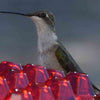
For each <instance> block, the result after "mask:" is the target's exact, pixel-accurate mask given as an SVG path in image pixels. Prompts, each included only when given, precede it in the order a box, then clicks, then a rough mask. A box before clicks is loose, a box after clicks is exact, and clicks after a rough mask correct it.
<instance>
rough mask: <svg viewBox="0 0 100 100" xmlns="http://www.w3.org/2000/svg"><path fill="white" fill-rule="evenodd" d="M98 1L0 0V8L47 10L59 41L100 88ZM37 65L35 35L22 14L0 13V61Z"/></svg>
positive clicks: (23, 10) (32, 27) (20, 10)
mask: <svg viewBox="0 0 100 100" xmlns="http://www.w3.org/2000/svg"><path fill="white" fill-rule="evenodd" d="M99 4H100V1H99V0H0V11H14V12H22V13H30V12H34V11H37V10H48V11H51V12H53V13H54V15H55V18H56V32H57V35H58V38H59V40H61V41H62V43H63V44H64V45H65V47H66V48H67V49H68V51H69V52H70V54H71V55H72V56H73V58H74V59H75V60H76V62H77V63H78V64H79V65H80V67H81V68H82V69H83V71H84V72H86V73H88V74H89V77H90V78H91V80H93V82H94V83H95V84H96V85H97V86H98V87H99V88H100V77H99V76H100V5H99ZM5 60H6V61H11V62H15V63H21V64H27V63H34V64H37V34H36V28H35V25H34V23H33V22H32V21H31V20H30V19H29V18H26V17H24V16H19V15H6V14H0V61H5Z"/></svg>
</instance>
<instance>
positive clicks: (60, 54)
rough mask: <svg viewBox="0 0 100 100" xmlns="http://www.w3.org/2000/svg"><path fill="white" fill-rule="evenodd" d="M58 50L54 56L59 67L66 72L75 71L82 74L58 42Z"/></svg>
mask: <svg viewBox="0 0 100 100" xmlns="http://www.w3.org/2000/svg"><path fill="white" fill-rule="evenodd" d="M58 44H59V45H58V48H57V49H56V52H55V55H56V57H57V59H58V62H59V63H60V65H61V66H62V67H63V68H64V70H65V71H66V72H69V71H77V72H83V71H82V70H81V69H80V67H79V66H78V65H77V63H76V62H75V60H74V59H73V58H72V56H71V55H70V53H69V52H68V51H67V50H66V49H65V47H64V46H63V45H62V44H61V43H60V42H59V41H58Z"/></svg>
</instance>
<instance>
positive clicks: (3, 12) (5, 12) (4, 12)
mask: <svg viewBox="0 0 100 100" xmlns="http://www.w3.org/2000/svg"><path fill="white" fill-rule="evenodd" d="M0 13H2V14H15V15H21V16H27V17H29V16H30V15H29V14H23V13H17V12H7V11H0ZM33 16H34V15H33Z"/></svg>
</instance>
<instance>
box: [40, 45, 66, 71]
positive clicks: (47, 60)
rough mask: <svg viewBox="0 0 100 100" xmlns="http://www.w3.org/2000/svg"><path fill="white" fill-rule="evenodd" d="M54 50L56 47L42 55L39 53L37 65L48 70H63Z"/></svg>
mask: <svg viewBox="0 0 100 100" xmlns="http://www.w3.org/2000/svg"><path fill="white" fill-rule="evenodd" d="M56 49H57V45H55V46H53V47H52V48H50V49H49V50H47V51H44V52H42V53H41V52H39V65H42V66H45V67H47V68H49V69H56V70H64V69H63V68H62V66H61V65H60V63H59V62H58V60H57V58H56V55H55V51H56Z"/></svg>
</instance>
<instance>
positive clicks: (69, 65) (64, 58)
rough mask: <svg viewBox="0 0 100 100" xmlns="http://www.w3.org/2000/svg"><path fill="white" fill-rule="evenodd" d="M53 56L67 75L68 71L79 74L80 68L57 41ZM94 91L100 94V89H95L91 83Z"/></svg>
mask: <svg viewBox="0 0 100 100" xmlns="http://www.w3.org/2000/svg"><path fill="white" fill-rule="evenodd" d="M55 55H56V57H57V59H58V62H59V63H60V65H61V66H62V67H63V68H64V70H65V71H66V72H67V73H68V72H69V71H76V72H81V73H83V71H82V70H81V68H80V67H79V66H78V65H77V63H76V62H75V60H74V59H73V58H72V56H71V55H70V53H69V52H68V51H67V50H66V49H65V47H64V46H63V45H62V44H61V43H60V42H59V41H58V47H57V49H56V52H55ZM91 83H92V82H91ZM92 86H93V89H94V91H98V92H100V89H99V88H97V87H96V86H95V85H94V84H93V83H92Z"/></svg>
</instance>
